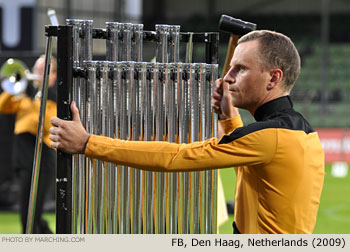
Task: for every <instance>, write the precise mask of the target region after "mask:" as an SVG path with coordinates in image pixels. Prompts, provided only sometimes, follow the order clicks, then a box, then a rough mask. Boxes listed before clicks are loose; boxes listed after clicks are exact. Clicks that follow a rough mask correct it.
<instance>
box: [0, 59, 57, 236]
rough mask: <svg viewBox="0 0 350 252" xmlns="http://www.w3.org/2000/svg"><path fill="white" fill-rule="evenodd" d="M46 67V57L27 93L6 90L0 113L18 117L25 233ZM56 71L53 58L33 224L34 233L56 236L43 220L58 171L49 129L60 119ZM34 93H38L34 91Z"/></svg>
mask: <svg viewBox="0 0 350 252" xmlns="http://www.w3.org/2000/svg"><path fill="white" fill-rule="evenodd" d="M44 67H45V55H41V56H40V57H39V58H38V59H37V60H36V62H35V64H34V67H33V74H34V76H37V77H39V79H38V80H34V81H33V84H34V85H33V86H32V85H28V87H27V90H25V92H23V93H21V94H18V95H11V94H10V93H8V92H6V91H4V92H3V93H1V95H0V113H5V114H16V121H15V130H14V133H15V135H14V145H13V147H14V148H13V165H14V168H15V171H16V173H18V175H19V182H20V195H19V196H20V198H19V205H20V214H21V224H22V232H23V233H25V231H26V224H27V211H28V203H29V196H30V188H31V180H32V171H33V159H34V150H35V142H36V134H37V128H38V121H39V112H40V98H39V97H38V96H40V91H39V92H37V93H36V92H35V90H36V91H37V90H41V85H42V83H41V82H42V81H41V79H42V78H43V74H44ZM56 69H57V63H56V60H55V59H53V60H52V63H51V70H50V78H49V83H48V85H49V92H48V101H47V104H46V118H45V122H44V135H43V141H44V144H43V149H42V159H41V169H40V174H39V177H40V179H39V184H38V191H37V200H36V210H35V217H34V222H33V233H37V234H44V233H52V232H51V230H50V228H49V226H48V223H47V222H46V221H45V220H44V219H43V217H42V213H43V205H44V202H45V196H47V194H48V192H49V188H50V186H51V185H52V183H54V181H55V170H56V168H55V167H56V152H55V150H53V149H51V148H49V146H50V140H49V128H50V127H51V124H50V118H51V117H53V116H56V114H57V112H56V111H57V105H56V86H55V83H56V72H57V71H56ZM33 91H34V92H33Z"/></svg>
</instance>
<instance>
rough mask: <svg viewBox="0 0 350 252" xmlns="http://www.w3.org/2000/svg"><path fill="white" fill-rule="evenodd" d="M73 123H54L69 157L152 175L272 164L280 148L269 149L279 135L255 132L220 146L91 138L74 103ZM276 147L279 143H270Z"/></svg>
mask: <svg viewBox="0 0 350 252" xmlns="http://www.w3.org/2000/svg"><path fill="white" fill-rule="evenodd" d="M71 110H72V114H73V120H72V121H64V120H61V119H58V118H53V119H52V120H51V122H52V124H53V125H54V126H55V127H52V128H51V129H50V132H51V135H50V139H51V140H52V141H53V142H52V143H51V146H52V147H55V148H58V149H61V150H63V151H65V152H68V153H85V155H86V156H88V157H90V158H96V159H99V160H102V161H107V162H113V163H116V164H120V165H127V166H131V167H134V168H139V169H144V170H152V171H167V172H172V171H177V172H178V171H200V170H208V169H217V168H225V167H232V166H242V165H251V164H260V163H266V162H270V160H271V159H272V157H273V155H274V153H275V148H276V146H275V145H274V144H271V145H270V146H266V144H264V143H266V141H267V139H270V140H271V139H273V138H276V131H274V130H269V131H267V132H255V133H253V134H249V135H247V136H244V137H241V138H239V139H237V140H235V141H232V142H229V143H225V144H219V140H218V139H216V138H211V139H208V140H206V141H202V142H193V143H190V144H176V143H168V142H157V141H152V142H145V141H124V140H119V139H112V138H108V137H103V136H96V135H91V136H90V135H89V134H88V133H87V132H86V131H85V129H84V128H83V126H82V124H81V122H80V119H79V111H78V109H77V108H76V107H75V104H74V103H72V106H71ZM270 142H271V143H276V141H270Z"/></svg>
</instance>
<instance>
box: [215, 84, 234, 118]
mask: <svg viewBox="0 0 350 252" xmlns="http://www.w3.org/2000/svg"><path fill="white" fill-rule="evenodd" d="M215 83H216V88H215V89H214V90H213V95H212V98H211V106H212V108H213V110H214V112H215V113H217V114H218V115H219V119H220V120H224V119H228V118H233V117H235V116H236V115H238V109H237V108H236V107H234V106H233V105H232V103H231V96H230V91H229V89H228V83H227V82H224V81H223V79H222V78H220V79H217V80H216V81H215Z"/></svg>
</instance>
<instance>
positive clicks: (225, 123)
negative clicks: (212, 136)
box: [219, 114, 243, 135]
mask: <svg viewBox="0 0 350 252" xmlns="http://www.w3.org/2000/svg"><path fill="white" fill-rule="evenodd" d="M219 123H220V124H221V126H222V129H223V131H224V134H225V135H228V134H230V133H231V132H232V131H234V130H235V129H237V128H239V127H242V126H243V122H242V119H241V115H240V114H238V115H237V116H235V117H233V118H230V119H226V120H220V121H219Z"/></svg>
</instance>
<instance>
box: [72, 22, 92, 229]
mask: <svg viewBox="0 0 350 252" xmlns="http://www.w3.org/2000/svg"><path fill="white" fill-rule="evenodd" d="M66 23H67V25H71V26H73V45H74V46H73V68H75V69H83V68H84V63H83V62H84V60H91V59H92V47H93V42H92V24H93V21H92V20H80V19H67V20H66ZM86 88H87V83H86V80H85V79H84V78H75V79H73V87H72V100H73V101H75V102H76V104H77V106H78V108H79V112H80V120H81V122H82V124H83V125H84V126H85V127H86V125H87V111H86V109H87V108H86V93H87V92H86ZM72 162H73V163H72V180H73V183H72V186H73V188H72V195H73V199H72V207H73V211H72V215H73V216H72V220H73V221H72V232H73V233H84V232H86V227H85V226H84V223H85V221H84V220H85V207H86V205H85V204H86V203H85V197H84V192H85V190H86V187H85V186H86V184H85V177H86V174H87V161H86V158H85V156H84V155H74V156H73V159H72Z"/></svg>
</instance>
